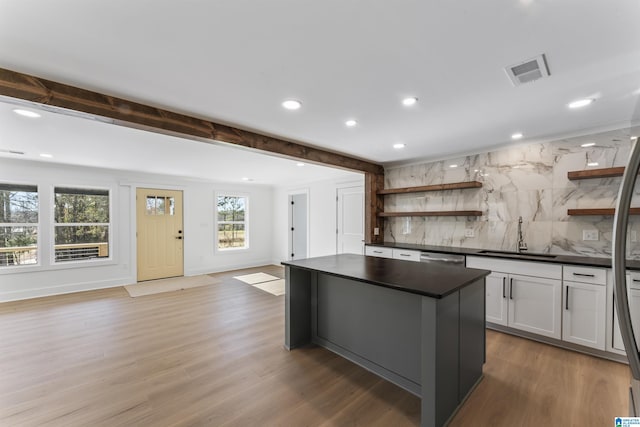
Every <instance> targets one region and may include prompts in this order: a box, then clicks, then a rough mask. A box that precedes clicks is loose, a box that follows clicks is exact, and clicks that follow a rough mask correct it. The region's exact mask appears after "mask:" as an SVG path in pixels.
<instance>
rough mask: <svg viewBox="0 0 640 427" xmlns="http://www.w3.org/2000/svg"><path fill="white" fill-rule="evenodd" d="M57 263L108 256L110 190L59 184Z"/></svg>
mask: <svg viewBox="0 0 640 427" xmlns="http://www.w3.org/2000/svg"><path fill="white" fill-rule="evenodd" d="M54 194H55V201H54V229H55V230H54V231H55V233H54V234H55V244H54V252H55V262H66V261H78V260H87V259H96V258H108V257H109V252H110V251H109V246H110V244H109V243H110V228H111V223H110V219H109V216H110V215H109V190H104V189H87V188H66V187H56V188H55V191H54Z"/></svg>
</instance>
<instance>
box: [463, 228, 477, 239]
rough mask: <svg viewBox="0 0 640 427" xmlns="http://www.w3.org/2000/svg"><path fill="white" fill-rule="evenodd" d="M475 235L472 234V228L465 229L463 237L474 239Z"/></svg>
mask: <svg viewBox="0 0 640 427" xmlns="http://www.w3.org/2000/svg"><path fill="white" fill-rule="evenodd" d="M474 236H475V233H474V232H473V228H465V230H464V237H474Z"/></svg>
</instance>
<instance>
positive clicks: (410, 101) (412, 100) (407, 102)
mask: <svg viewBox="0 0 640 427" xmlns="http://www.w3.org/2000/svg"><path fill="white" fill-rule="evenodd" d="M416 102H418V98H416V97H415V96H410V97H408V98H405V99H403V100H402V105H406V106H407V107H408V106H410V105H415V104H416Z"/></svg>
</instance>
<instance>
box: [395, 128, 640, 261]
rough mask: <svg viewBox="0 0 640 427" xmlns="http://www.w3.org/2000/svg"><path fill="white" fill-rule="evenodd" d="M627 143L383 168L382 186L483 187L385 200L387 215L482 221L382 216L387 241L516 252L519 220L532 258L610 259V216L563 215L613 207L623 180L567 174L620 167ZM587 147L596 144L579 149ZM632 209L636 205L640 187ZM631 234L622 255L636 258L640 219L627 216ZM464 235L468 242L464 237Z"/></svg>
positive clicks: (574, 142) (520, 150) (558, 146)
mask: <svg viewBox="0 0 640 427" xmlns="http://www.w3.org/2000/svg"><path fill="white" fill-rule="evenodd" d="M630 137H631V133H630V130H629V129H623V130H618V131H612V132H606V133H600V134H595V135H588V136H583V137H577V138H570V139H563V140H558V141H553V142H545V143H534V144H529V145H514V146H513V147H509V148H505V149H501V150H496V151H492V152H489V153H486V154H477V155H472V156H466V157H461V158H453V159H449V160H444V161H438V162H432V163H423V164H415V165H406V166H399V167H394V168H389V169H387V170H386V171H385V188H398V187H412V186H419V185H430V184H441V183H449V182H459V181H469V180H477V181H480V182H482V183H483V187H482V188H477V189H464V190H448V191H434V192H424V193H411V194H397V195H387V196H385V211H387V212H394V211H396V212H398V211H432V210H480V211H482V212H483V215H482V216H481V217H393V218H387V219H386V220H385V221H386V222H385V241H391V242H402V243H415V244H425V245H441V246H456V247H469V248H484V249H494V250H515V249H516V243H517V223H518V217H519V216H522V218H523V234H524V240H525V242H526V243H527V245H528V247H529V251H530V252H541V253H554V254H568V255H585V256H595V257H609V256H610V255H611V238H612V229H613V216H569V215H567V209H572V208H613V207H615V202H616V198H617V194H618V188H619V185H620V182H621V178H619V177H618V178H600V179H587V180H577V181H570V180H568V179H567V172H569V171H574V170H586V169H599V168H605V167H615V166H625V165H626V162H627V159H628V156H629V153H630V151H631V146H632V145H631V144H632V142H631V139H630ZM586 143H595V145H593V146H590V147H582V146H581V145H582V144H586ZM590 163H597V164H598V165H597V166H589V165H588V164H590ZM452 164H456V165H458V166H457V167H450V165H452ZM639 181H640V180H639ZM632 206H634V207H635V206H640V184H638V185H636V194H635V195H634V200H633V201H632ZM467 230H470V231H467ZM584 230H597V231H598V240H583V231H584ZM629 230H630V231H629V233H628V245H627V247H628V252H629V254H628V256H629V257H630V258H636V259H640V245H639V244H638V243H637V240H638V239H640V216H632V217H631V219H630V225H629ZM469 233H472V234H473V237H466V236H467V235H468V234H469Z"/></svg>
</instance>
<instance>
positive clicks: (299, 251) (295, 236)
mask: <svg viewBox="0 0 640 427" xmlns="http://www.w3.org/2000/svg"><path fill="white" fill-rule="evenodd" d="M289 207H290V210H289V254H290V257H291V259H303V258H307V257H308V256H309V255H308V253H307V252H308V250H307V248H308V230H309V227H308V224H307V219H308V217H309V216H308V213H307V212H308V211H307V209H308V207H307V194H306V193H302V194H292V195H291V196H289Z"/></svg>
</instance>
